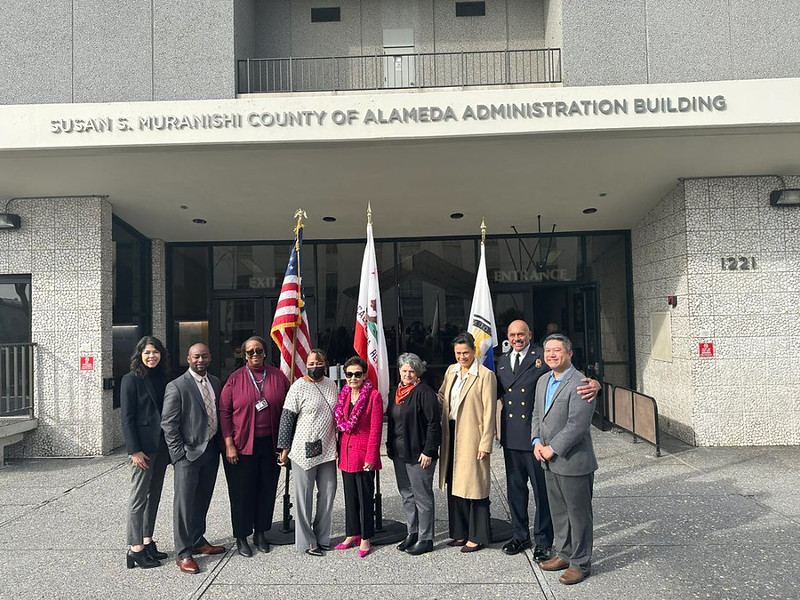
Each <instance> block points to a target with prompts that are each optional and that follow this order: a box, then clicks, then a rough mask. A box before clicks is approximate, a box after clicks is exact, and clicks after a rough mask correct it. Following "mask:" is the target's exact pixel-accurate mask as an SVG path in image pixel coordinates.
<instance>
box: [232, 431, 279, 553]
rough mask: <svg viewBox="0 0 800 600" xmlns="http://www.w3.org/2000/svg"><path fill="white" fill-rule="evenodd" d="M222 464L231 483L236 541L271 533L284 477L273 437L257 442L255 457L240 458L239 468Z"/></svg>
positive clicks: (240, 456)
mask: <svg viewBox="0 0 800 600" xmlns="http://www.w3.org/2000/svg"><path fill="white" fill-rule="evenodd" d="M222 464H223V466H224V469H225V478H226V479H227V481H228V496H229V497H230V501H231V524H232V525H233V537H235V538H246V537H247V536H248V535H250V534H251V533H253V532H254V531H259V532H261V531H269V530H270V529H271V528H272V513H273V512H274V510H275V493H276V492H277V490H278V479H279V477H280V474H281V468H280V465H278V459H277V457H276V456H275V449H274V448H273V447H272V436H264V437H257V438H255V439H254V440H253V454H249V455H248V454H240V455H239V462H238V463H237V464H235V465H232V464H230V463H229V462H228V461H227V460H225V459H223V460H222Z"/></svg>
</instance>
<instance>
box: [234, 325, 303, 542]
mask: <svg viewBox="0 0 800 600" xmlns="http://www.w3.org/2000/svg"><path fill="white" fill-rule="evenodd" d="M243 348H244V354H245V360H246V361H247V363H246V364H245V365H244V366H243V367H241V368H239V369H237V370H235V371H234V372H233V373H231V376H230V377H229V378H228V381H227V382H226V383H225V386H224V387H223V388H222V393H221V394H220V401H219V426H220V430H221V431H222V437H223V439H224V440H225V449H224V453H225V460H224V461H223V465H224V467H225V478H226V479H227V481H228V495H229V496H230V502H231V523H232V524H233V537H235V538H236V549H237V550H238V552H239V554H240V555H242V556H246V557H251V556H253V550H252V548H251V547H250V544H248V542H247V536H249V535H250V534H251V533H254V535H253V544H255V546H256V548H258V549H259V550H260V551H261V552H269V551H270V545H269V541H268V540H267V532H268V531H269V530H270V528H271V527H272V512H273V510H274V508H275V492H276V491H277V489H278V477H279V476H280V467H279V466H278V462H277V452H278V429H279V426H280V420H281V412H282V411H283V402H284V399H285V398H286V393H287V392H288V391H289V381H288V380H287V379H286V376H285V375H284V374H283V373H282V372H281V371H280V370H278V369H276V368H275V367H272V366H269V365H267V364H266V363H265V359H266V350H267V342H266V341H265V340H264V338H261V337H259V336H256V335H254V336H252V337H250V338H248V339H247V340H246V341H245V343H244V344H243Z"/></svg>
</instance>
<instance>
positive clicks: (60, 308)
mask: <svg viewBox="0 0 800 600" xmlns="http://www.w3.org/2000/svg"><path fill="white" fill-rule="evenodd" d="M9 211H13V212H14V213H17V214H19V215H20V217H21V219H22V226H21V227H20V229H18V230H14V231H5V232H0V234H1V235H2V237H4V238H6V243H4V244H3V249H4V250H5V249H6V248H7V251H4V254H5V255H6V257H7V258H6V260H4V261H2V262H0V272H2V273H7V274H30V276H31V339H32V341H33V342H34V343H36V344H37V348H36V353H35V356H36V358H35V370H34V378H35V383H34V386H35V387H34V390H35V394H34V398H35V399H34V403H35V413H36V416H37V417H38V419H39V427H38V429H37V430H36V431H35V432H32V433H30V434H27V435H26V437H25V439H24V440H23V441H22V442H21V443H20V444H16V445H15V446H14V447H12V448H9V450H8V454H9V455H10V456H92V455H98V454H104V453H107V452H109V451H111V450H112V449H113V448H114V447H115V446H116V445H118V444H119V443H120V441H119V440H120V439H121V436H119V430H120V429H121V428H120V425H119V411H117V410H114V408H113V396H112V391H111V390H103V378H110V377H111V376H112V364H111V361H112V329H111V323H112V307H113V298H112V294H113V289H112V287H113V286H112V268H113V264H112V253H113V249H112V241H111V205H110V204H109V203H108V201H107V200H106V199H105V197H98V196H94V197H80V198H75V197H69V198H34V199H20V200H13V201H12V202H11V205H10V207H9ZM82 363H83V369H82V368H81V364H82Z"/></svg>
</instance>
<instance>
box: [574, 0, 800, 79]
mask: <svg viewBox="0 0 800 600" xmlns="http://www.w3.org/2000/svg"><path fill="white" fill-rule="evenodd" d="M562 4H563V6H562V9H563V36H564V37H563V48H564V51H563V55H562V57H563V65H564V66H563V69H564V83H565V85H570V86H587V85H619V84H632V83H668V82H678V81H722V80H727V79H752V78H765V77H769V78H776V77H798V76H800V60H798V59H797V56H798V50H799V49H800V48H799V47H798V44H800V42H798V36H797V33H798V32H800V5H798V4H797V3H796V2H793V1H792V0H778V1H776V2H766V3H758V5H757V6H756V5H755V4H754V3H752V2H749V1H748V0H731V1H730V2H720V1H719V0H674V1H671V2H659V1H657V0H617V1H615V2H582V1H581V0H563V3H562ZM778 32H779V33H778Z"/></svg>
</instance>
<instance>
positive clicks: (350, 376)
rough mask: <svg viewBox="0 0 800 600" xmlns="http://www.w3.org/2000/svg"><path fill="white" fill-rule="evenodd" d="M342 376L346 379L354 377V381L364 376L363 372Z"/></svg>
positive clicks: (353, 372)
mask: <svg viewBox="0 0 800 600" xmlns="http://www.w3.org/2000/svg"><path fill="white" fill-rule="evenodd" d="M344 376H345V377H347V378H348V379H353V378H354V377H355V378H356V379H361V378H362V377H363V376H364V371H348V372H347V373H345V374H344Z"/></svg>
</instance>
